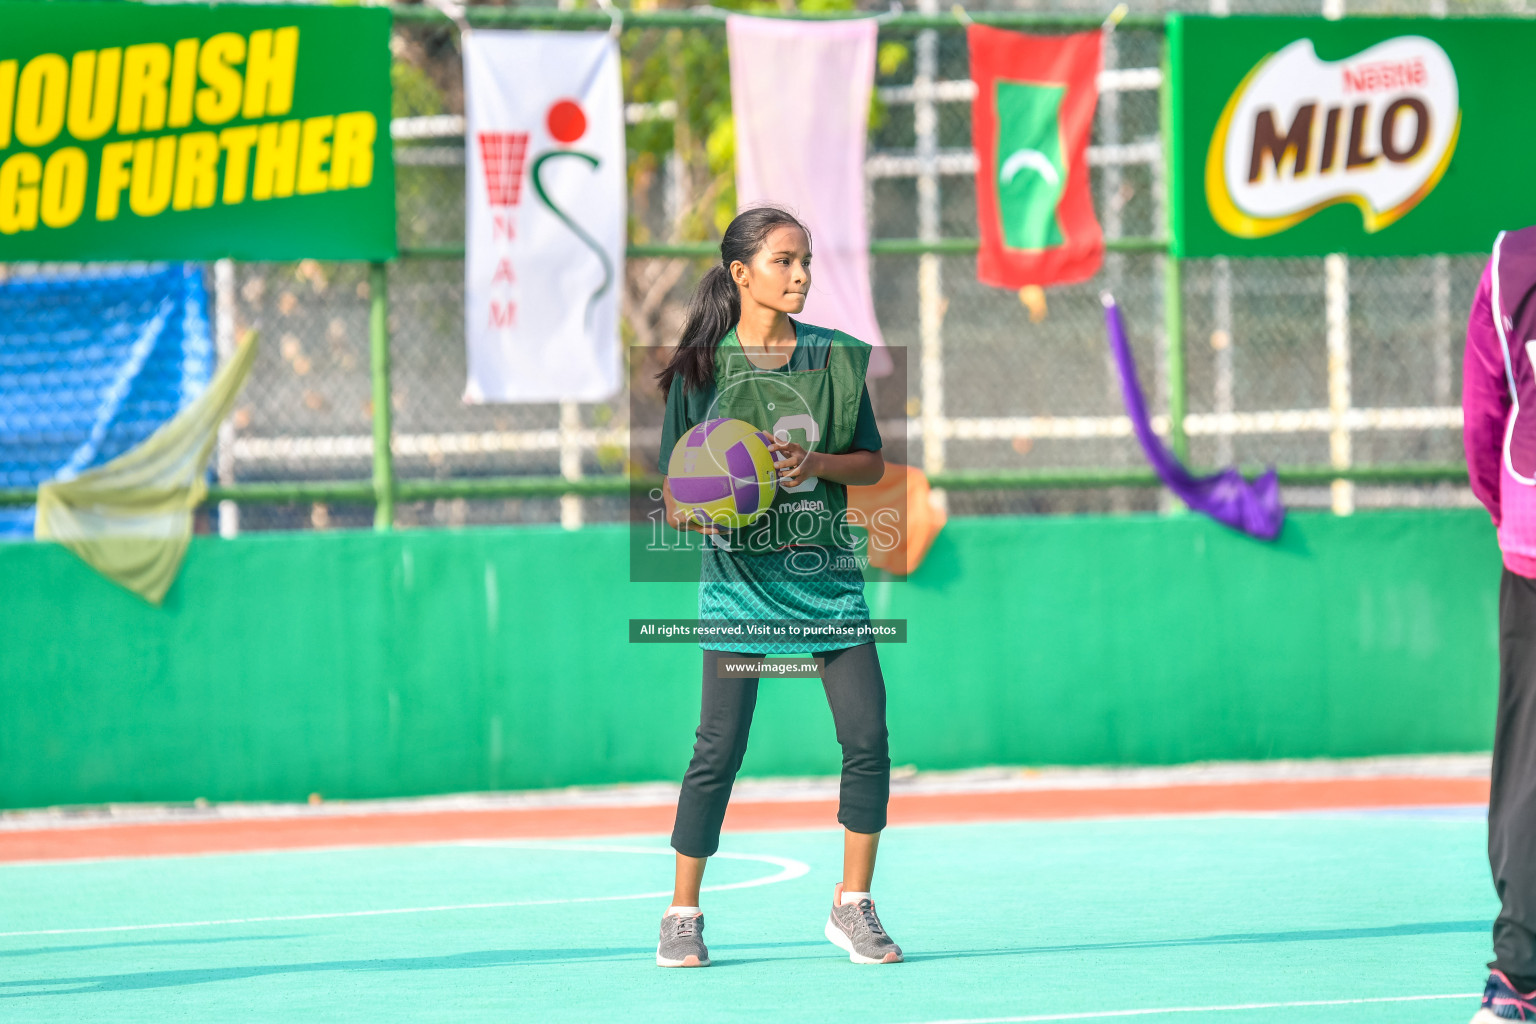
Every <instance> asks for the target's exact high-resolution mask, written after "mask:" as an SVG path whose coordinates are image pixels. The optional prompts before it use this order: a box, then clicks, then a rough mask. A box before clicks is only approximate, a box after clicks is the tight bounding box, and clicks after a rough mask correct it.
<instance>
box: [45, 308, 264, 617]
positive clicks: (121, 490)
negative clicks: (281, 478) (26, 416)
mask: <svg viewBox="0 0 1536 1024" xmlns="http://www.w3.org/2000/svg"><path fill="white" fill-rule="evenodd" d="M255 359H256V334H255V332H254V331H253V332H250V333H248V334H246V336H245V339H244V340H243V341H241V343H240V347H239V348H238V349H237V350H236V351H235V354H234V356H233V357H232V358H231V359H230V360H229V361H228V362H226V363H225V364H224V365H223V366H222V367H220V368H219V372H218V373H217V374H215V375H214V378H213V381H212V382H211V383H210V384H209V385H208V390H207V391H204V392H203V393H202V394H201V395H199V396H198V398H197V400H196V401H194V402H193V403H192V404H191V405H189V406H187V407H186V408H185V409H183V410H182V411H181V412H179V413H177V414H176V415H175V416H174V417H173V418H172V419H171V420H170V421H169V422H167V423H165V424H163V425H161V427H160V429H159V430H156V431H155V432H154V433H153V434H151V435H150V436H149V437H147V438H146V439H145V440H144V442H143V443H142V444H140V445H139V446H138V447H136V448H132V449H130V450H128V451H126V452H124V453H123V454H122V455H119V456H118V457H117V458H115V459H113V460H112V461H111V462H108V463H104V464H103V465H100V466H97V467H95V468H94V469H88V470H86V471H85V472H83V473H81V474H80V475H79V476H77V477H75V478H74V479H72V480H62V481H50V482H48V483H45V484H43V485H42V486H41V487H39V488H38V490H37V525H36V526H35V527H34V528H33V531H32V532H33V536H34V537H36V538H37V539H38V540H53V541H58V542H59V543H60V544H63V545H64V546H65V547H67V548H69V549H70V550H71V551H73V552H74V553H75V554H77V555H79V556H80V558H81V559H83V560H84V561H85V563H86V564H87V565H89V566H90V567H91V568H93V569H95V570H96V571H97V572H99V573H101V574H102V575H103V576H105V577H107V578H108V579H110V580H112V581H113V582H115V583H119V584H121V585H122V586H124V587H127V588H128V589H129V590H131V591H133V592H134V593H136V594H138V595H139V596H140V597H142V598H144V599H145V600H146V601H148V602H149V603H150V604H155V605H158V604H159V603H160V602H161V601H163V600H164V599H165V592H166V591H167V590H169V589H170V588H171V583H172V582H173V581H174V580H175V579H176V573H177V571H178V570H179V569H180V568H181V560H182V558H183V557H184V556H185V555H186V553H187V545H188V544H189V543H190V542H191V540H192V511H193V509H195V508H197V506H198V505H200V504H202V502H203V499H205V498H206V497H207V496H208V483H207V481H206V480H205V478H204V477H205V473H204V471H205V470H206V468H207V466H208V456H209V455H210V454H212V452H213V446H214V443H215V442H216V441H217V440H218V434H219V424H221V423H223V422H224V418H225V417H226V416H228V415H229V411H230V408H231V407H232V406H233V405H234V404H235V399H236V397H238V396H239V394H240V389H241V388H242V387H243V386H244V384H245V379H246V377H248V376H249V375H250V372H251V364H252V363H254V362H255Z"/></svg>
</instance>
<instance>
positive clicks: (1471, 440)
mask: <svg viewBox="0 0 1536 1024" xmlns="http://www.w3.org/2000/svg"><path fill="white" fill-rule="evenodd" d="M1492 270H1493V262H1492V261H1491V260H1490V261H1489V263H1488V266H1486V267H1484V268H1483V277H1482V280H1481V281H1479V282H1478V284H1477V295H1476V296H1475V297H1474V298H1473V300H1472V313H1471V315H1470V316H1469V317H1468V318H1467V353H1466V357H1465V359H1464V360H1463V362H1462V376H1461V412H1462V427H1461V440H1462V444H1463V445H1464V446H1465V448H1466V451H1467V475H1468V476H1469V477H1470V478H1471V482H1472V493H1473V494H1476V495H1477V499H1478V500H1479V501H1481V502H1482V503H1483V505H1484V506H1486V507H1487V509H1488V512H1489V514H1490V515H1492V516H1493V522H1494V525H1498V522H1499V518H1500V516H1499V508H1500V506H1499V481H1500V477H1501V474H1502V470H1503V458H1504V426H1505V423H1506V422H1507V421H1508V419H1509V385H1508V383H1507V382H1506V381H1505V379H1504V350H1503V348H1502V347H1501V346H1500V344H1499V335H1498V331H1497V328H1496V327H1495V326H1494V322H1493V274H1492Z"/></svg>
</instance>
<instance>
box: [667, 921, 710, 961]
mask: <svg viewBox="0 0 1536 1024" xmlns="http://www.w3.org/2000/svg"><path fill="white" fill-rule="evenodd" d="M656 966H657V967H708V966H709V950H707V949H705V948H704V915H703V914H690V915H688V916H687V917H684V916H683V915H681V914H668V915H667V916H666V917H663V918H662V919H661V941H660V942H658V943H657V944H656Z"/></svg>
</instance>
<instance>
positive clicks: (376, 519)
mask: <svg viewBox="0 0 1536 1024" xmlns="http://www.w3.org/2000/svg"><path fill="white" fill-rule="evenodd" d="M368 299H369V310H368V364H369V368H370V370H371V371H372V377H373V498H374V503H375V504H374V511H373V528H374V529H375V530H378V531H380V532H387V531H389V530H391V529H393V528H394V525H395V459H394V453H393V452H392V451H391V449H390V437H391V435H392V433H393V431H392V430H391V429H390V419H391V416H390V405H389V401H390V388H389V267H388V265H386V264H384V263H371V264H369V266H368Z"/></svg>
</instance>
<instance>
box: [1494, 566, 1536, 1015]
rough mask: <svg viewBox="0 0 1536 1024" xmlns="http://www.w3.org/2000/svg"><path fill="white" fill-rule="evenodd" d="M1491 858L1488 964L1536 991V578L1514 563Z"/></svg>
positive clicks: (1506, 602)
mask: <svg viewBox="0 0 1536 1024" xmlns="http://www.w3.org/2000/svg"><path fill="white" fill-rule="evenodd" d="M1488 864H1489V866H1490V867H1491V868H1492V869H1493V885H1494V889H1495V890H1496V891H1497V892H1498V894H1499V900H1500V902H1501V903H1502V904H1503V907H1502V909H1501V910H1500V912H1499V916H1498V919H1497V920H1495V921H1494V925H1493V952H1494V960H1493V962H1492V963H1490V964H1489V965H1488V966H1489V967H1490V968H1491V969H1493V970H1498V971H1502V972H1503V973H1504V974H1505V976H1506V977H1508V978H1509V980H1510V983H1511V984H1513V985H1514V986H1515V987H1516V988H1517V989H1519V990H1520V991H1521V992H1530V991H1532V990H1533V989H1536V580H1530V579H1526V578H1525V577H1524V576H1519V575H1517V574H1515V573H1512V572H1510V571H1509V570H1508V569H1506V570H1504V579H1503V581H1502V583H1501V585H1500V587H1499V711H1498V719H1497V724H1496V725H1495V727H1494V735H1493V788H1492V791H1491V793H1490V795H1489V800H1488Z"/></svg>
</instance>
